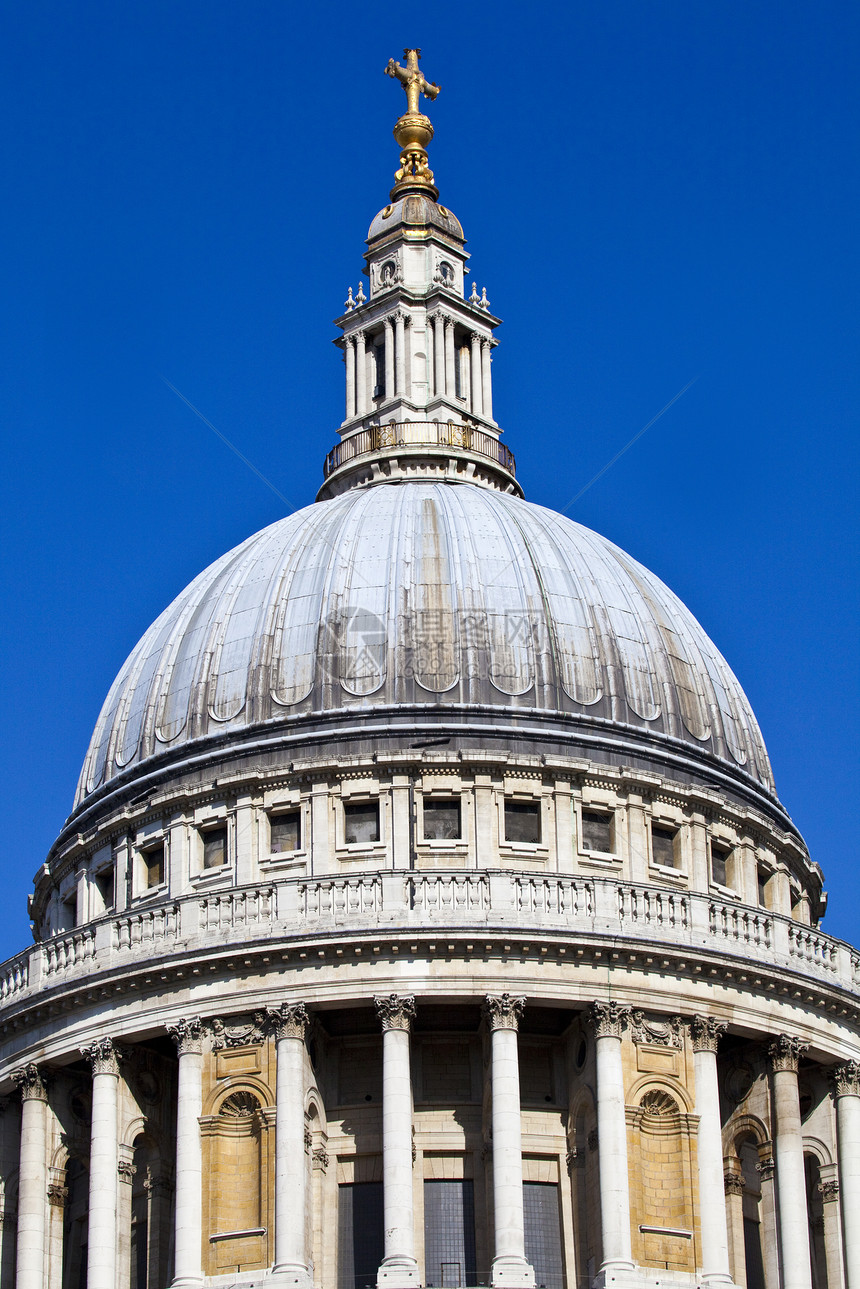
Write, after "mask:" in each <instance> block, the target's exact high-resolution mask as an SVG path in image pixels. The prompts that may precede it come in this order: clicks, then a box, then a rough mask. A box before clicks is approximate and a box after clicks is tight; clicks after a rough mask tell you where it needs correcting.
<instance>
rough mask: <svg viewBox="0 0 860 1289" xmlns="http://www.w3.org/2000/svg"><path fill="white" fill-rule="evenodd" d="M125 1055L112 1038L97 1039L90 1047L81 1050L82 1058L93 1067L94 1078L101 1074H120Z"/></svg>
mask: <svg viewBox="0 0 860 1289" xmlns="http://www.w3.org/2000/svg"><path fill="white" fill-rule="evenodd" d="M123 1055H124V1053H123V1051H122V1049H121V1048H119V1047H117V1045H116V1044H115V1043H114V1041H113V1039H112V1038H97V1039H96V1041H95V1042H94V1043H90V1045H89V1047H82V1048H81V1056H83V1057H85V1058H86V1059H87V1060H88V1061H89V1063H90V1066H91V1067H92V1071H93V1078H95V1077H96V1076H97V1075H99V1074H114V1075H118V1074H119V1063H120V1060H121V1059H122V1057H123Z"/></svg>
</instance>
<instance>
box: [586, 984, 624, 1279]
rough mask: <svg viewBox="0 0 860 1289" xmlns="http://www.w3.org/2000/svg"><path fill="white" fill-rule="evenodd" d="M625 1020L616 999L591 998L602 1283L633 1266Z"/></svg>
mask: <svg viewBox="0 0 860 1289" xmlns="http://www.w3.org/2000/svg"><path fill="white" fill-rule="evenodd" d="M629 1019H630V1011H629V1008H626V1007H622V1006H621V1005H620V1004H619V1003H612V1002H610V1003H592V1006H591V1022H592V1025H593V1026H594V1036H595V1040H596V1049H597V1149H598V1161H597V1162H598V1171H599V1177H600V1220H601V1225H602V1238H603V1261H602V1262H601V1264H600V1273H601V1278H602V1280H603V1282H604V1283H608V1281H609V1280H610V1279H611V1278H612V1276H613V1275H614V1274H615V1273H617V1272H619V1271H622V1272H623V1271H629V1270H632V1268H633V1265H634V1264H633V1252H632V1245H631V1241H630V1181H629V1178H628V1175H627V1119H626V1115H625V1110H624V1071H623V1068H622V1064H621V1033H622V1030H623V1029H624V1026H625V1025H626V1024H627V1023H628V1021H629Z"/></svg>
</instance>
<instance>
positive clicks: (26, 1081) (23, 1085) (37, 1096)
mask: <svg viewBox="0 0 860 1289" xmlns="http://www.w3.org/2000/svg"><path fill="white" fill-rule="evenodd" d="M12 1082H13V1083H14V1084H15V1087H16V1088H17V1089H18V1091H19V1092H20V1093H21V1100H22V1101H47V1100H48V1084H47V1079H46V1077H45V1072H44V1071H43V1070H41V1069H40V1068H39V1066H38V1065H33V1064H32V1063H31V1064H30V1065H25V1066H23V1067H22V1068H21V1069H20V1070H15V1071H14V1072H13V1074H12Z"/></svg>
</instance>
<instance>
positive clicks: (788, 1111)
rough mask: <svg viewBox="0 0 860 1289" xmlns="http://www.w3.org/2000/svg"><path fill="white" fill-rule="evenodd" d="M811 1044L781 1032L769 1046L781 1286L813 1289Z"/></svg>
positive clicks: (789, 1288)
mask: <svg viewBox="0 0 860 1289" xmlns="http://www.w3.org/2000/svg"><path fill="white" fill-rule="evenodd" d="M807 1047H808V1044H807V1043H802V1042H801V1041H800V1039H799V1038H795V1037H793V1036H792V1035H789V1034H780V1035H779V1037H778V1038H777V1039H775V1041H774V1042H772V1043H771V1044H770V1046H769V1048H768V1058H769V1060H770V1069H771V1093H772V1097H773V1113H774V1120H775V1135H774V1143H773V1144H774V1157H775V1159H776V1184H777V1187H778V1205H777V1207H778V1210H779V1243H780V1248H781V1250H782V1289H812V1267H811V1263H810V1257H809V1217H808V1214H807V1210H806V1176H805V1174H804V1170H803V1131H802V1128H801V1122H800V1098H799V1096H798V1091H797V1064H798V1061H799V1060H800V1057H801V1056H802V1055H803V1053H804V1052H805V1051H806V1049H807Z"/></svg>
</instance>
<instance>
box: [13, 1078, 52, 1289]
mask: <svg viewBox="0 0 860 1289" xmlns="http://www.w3.org/2000/svg"><path fill="white" fill-rule="evenodd" d="M13 1077H14V1079H15V1082H16V1083H17V1084H18V1086H19V1087H20V1089H21V1097H22V1103H21V1149H20V1156H19V1168H18V1261H17V1273H16V1278H15V1285H16V1289H42V1287H43V1285H44V1283H45V1234H46V1223H47V1203H48V1201H47V1180H48V1179H47V1159H46V1151H47V1114H48V1097H47V1092H46V1090H45V1085H44V1083H43V1081H42V1077H41V1075H40V1073H39V1071H38V1069H37V1067H36V1066H35V1065H29V1066H27V1067H26V1069H24V1070H21V1071H20V1072H18V1073H17V1074H15V1075H14V1076H13Z"/></svg>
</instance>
